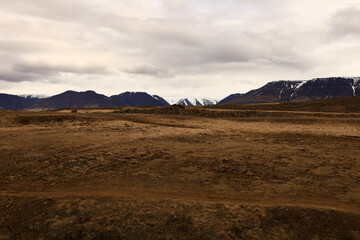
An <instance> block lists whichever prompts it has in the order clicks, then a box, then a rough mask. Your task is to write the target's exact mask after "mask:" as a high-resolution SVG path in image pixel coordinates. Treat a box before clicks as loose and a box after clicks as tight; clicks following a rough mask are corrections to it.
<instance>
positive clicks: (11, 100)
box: [0, 94, 40, 110]
mask: <svg viewBox="0 0 360 240" xmlns="http://www.w3.org/2000/svg"><path fill="white" fill-rule="evenodd" d="M39 101H40V99H39V98H36V97H29V96H26V97H25V96H17V95H10V94H0V109H1V108H2V109H6V110H16V109H27V108H29V107H31V106H32V105H34V104H36V103H38V102H39Z"/></svg>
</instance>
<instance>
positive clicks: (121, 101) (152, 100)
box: [110, 92, 170, 107]
mask: <svg viewBox="0 0 360 240" xmlns="http://www.w3.org/2000/svg"><path fill="white" fill-rule="evenodd" d="M110 100H111V102H112V103H113V104H114V105H115V106H117V107H120V106H133V107H139V106H169V105H170V104H169V103H168V102H167V101H165V99H163V98H162V97H159V96H157V95H154V96H151V95H149V94H147V93H146V92H124V93H121V94H119V95H114V96H111V97H110Z"/></svg>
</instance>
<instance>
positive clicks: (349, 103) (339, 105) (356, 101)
mask: <svg viewBox="0 0 360 240" xmlns="http://www.w3.org/2000/svg"><path fill="white" fill-rule="evenodd" d="M208 108H216V109H234V110H269V111H271V110H273V111H306V112H348V113H360V96H355V97H341V98H329V99H320V100H309V101H292V102H283V103H265V104H264V103H263V104H232V105H230V104H229V105H226V104H219V105H215V106H208Z"/></svg>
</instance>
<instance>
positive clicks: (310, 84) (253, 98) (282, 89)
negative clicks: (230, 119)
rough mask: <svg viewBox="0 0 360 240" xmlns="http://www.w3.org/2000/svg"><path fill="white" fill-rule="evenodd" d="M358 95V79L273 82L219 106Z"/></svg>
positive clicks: (334, 78)
mask: <svg viewBox="0 0 360 240" xmlns="http://www.w3.org/2000/svg"><path fill="white" fill-rule="evenodd" d="M359 95H360V77H331V78H315V79H312V80H308V81H274V82H269V83H267V84H266V85H265V86H263V87H261V88H258V89H254V90H251V91H249V92H247V93H245V94H240V95H238V96H236V95H230V96H228V97H226V98H225V99H223V100H221V101H220V102H219V103H221V104H256V103H276V102H289V101H304V100H316V99H327V98H335V97H348V96H359Z"/></svg>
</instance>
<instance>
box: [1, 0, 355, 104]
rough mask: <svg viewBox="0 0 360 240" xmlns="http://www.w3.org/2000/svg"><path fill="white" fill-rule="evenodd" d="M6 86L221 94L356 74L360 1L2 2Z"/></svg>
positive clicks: (15, 90)
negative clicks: (272, 84) (266, 85)
mask: <svg viewBox="0 0 360 240" xmlns="http://www.w3.org/2000/svg"><path fill="white" fill-rule="evenodd" d="M0 5H1V8H0V92H4V93H11V94H45V95H53V94H58V93H60V92H63V91H65V90H69V89H71V90H77V91H83V90H88V89H92V90H95V91H96V92H99V93H103V94H105V95H113V94H119V93H121V92H124V91H146V92H148V93H150V94H158V95H160V96H163V97H165V98H168V99H169V98H174V99H177V98H182V97H209V98H214V99H221V98H223V97H225V96H227V95H229V94H231V93H235V92H240V93H242V92H247V91H248V90H251V89H254V88H258V87H260V86H262V85H263V84H265V83H267V82H269V81H274V80H302V79H310V78H314V77H327V76H359V75H360V73H359V71H360V60H359V58H360V1H359V0H357V1H354V0H342V1H339V0H302V1H298V0H221V1H220V0H193V1H190V0H148V1H144V0H131V1H122V0H92V1H83V0H61V1H59V0H14V1H10V0H0Z"/></svg>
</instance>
